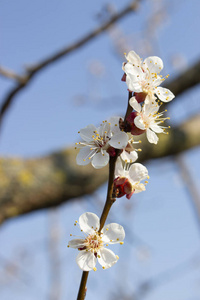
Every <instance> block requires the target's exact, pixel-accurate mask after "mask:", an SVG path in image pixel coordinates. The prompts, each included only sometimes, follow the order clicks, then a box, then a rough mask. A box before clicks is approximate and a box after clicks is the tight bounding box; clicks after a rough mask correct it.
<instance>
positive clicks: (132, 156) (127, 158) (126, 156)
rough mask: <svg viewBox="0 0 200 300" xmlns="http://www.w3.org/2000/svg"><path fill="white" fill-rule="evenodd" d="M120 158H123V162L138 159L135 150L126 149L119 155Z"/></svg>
mask: <svg viewBox="0 0 200 300" xmlns="http://www.w3.org/2000/svg"><path fill="white" fill-rule="evenodd" d="M120 157H121V159H123V160H124V161H125V162H128V163H130V162H131V163H132V162H134V161H136V160H137V159H138V154H137V152H136V151H131V152H130V153H129V152H127V151H125V150H124V151H123V152H122V153H121V155H120Z"/></svg>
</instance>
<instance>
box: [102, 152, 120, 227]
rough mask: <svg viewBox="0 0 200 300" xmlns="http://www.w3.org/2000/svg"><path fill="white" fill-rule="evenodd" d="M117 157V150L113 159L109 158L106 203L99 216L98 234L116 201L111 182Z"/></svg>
mask: <svg viewBox="0 0 200 300" xmlns="http://www.w3.org/2000/svg"><path fill="white" fill-rule="evenodd" d="M118 155H119V150H118V151H116V155H115V156H114V157H110V160H109V178H108V190H107V198H106V203H105V205H104V209H103V212H102V214H101V219H100V228H99V232H100V231H101V229H102V228H103V226H104V224H105V221H106V219H107V216H108V213H109V211H110V209H111V206H112V205H113V203H114V202H115V200H116V199H115V198H113V197H112V194H113V182H114V176H115V163H116V160H117V157H118Z"/></svg>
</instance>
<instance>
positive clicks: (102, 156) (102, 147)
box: [76, 117, 128, 169]
mask: <svg viewBox="0 0 200 300" xmlns="http://www.w3.org/2000/svg"><path fill="white" fill-rule="evenodd" d="M119 119H120V118H119V117H113V118H111V119H110V121H109V122H107V121H104V122H103V124H101V126H100V127H98V128H96V127H95V126H94V125H92V124H91V125H88V126H87V127H85V128H83V129H81V130H80V136H81V137H82V139H83V142H79V143H76V148H81V149H80V151H79V153H78V155H77V158H76V162H77V164H78V165H87V164H89V163H90V162H91V163H92V166H93V167H94V168H96V169H99V168H102V167H104V166H106V165H107V163H108V161H109V155H111V156H114V155H115V149H123V148H125V147H126V145H127V143H128V136H127V134H126V133H125V132H123V131H121V130H120V128H119Z"/></svg>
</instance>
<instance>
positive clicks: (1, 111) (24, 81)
mask: <svg viewBox="0 0 200 300" xmlns="http://www.w3.org/2000/svg"><path fill="white" fill-rule="evenodd" d="M140 1H141V0H135V1H131V2H130V3H129V5H127V6H126V7H125V8H124V9H123V10H121V11H120V12H119V13H117V14H115V15H113V16H112V17H111V18H110V20H109V21H107V22H106V23H104V24H103V25H102V26H100V27H98V28H97V29H95V30H93V31H92V32H90V33H89V34H87V35H85V36H84V37H83V38H81V39H80V40H79V41H77V42H75V43H72V44H71V45H70V46H67V47H64V48H63V49H62V50H60V51H58V52H57V53H54V54H53V55H50V56H49V57H48V58H46V59H44V60H43V61H41V62H39V63H37V64H35V65H33V66H31V67H29V68H27V69H26V74H25V75H24V76H19V78H21V80H20V81H19V82H18V84H17V85H16V86H15V87H14V88H13V89H12V90H10V91H9V92H8V94H7V95H6V97H5V99H4V100H3V102H2V103H3V104H2V106H1V108H0V127H1V125H2V120H3V117H4V115H5V113H6V112H7V110H8V108H9V107H10V105H11V104H12V102H13V101H14V97H15V96H16V95H17V94H18V93H19V92H20V91H21V90H22V89H24V88H25V87H26V86H27V85H28V84H29V83H30V81H31V79H32V78H33V77H34V76H35V75H36V74H37V73H38V72H39V71H41V70H43V69H44V68H45V67H47V66H49V65H50V64H51V63H53V62H56V61H57V60H59V59H60V58H62V57H64V56H65V55H68V54H70V53H71V52H73V51H75V50H77V49H79V48H80V47H82V46H84V45H86V44H87V43H88V42H89V41H91V40H93V39H94V38H96V37H97V36H99V35H100V34H101V33H103V32H104V31H106V30H107V29H108V28H110V27H111V26H112V25H113V24H114V23H115V22H117V21H119V20H120V19H122V18H123V17H125V16H126V15H127V14H129V13H131V12H133V11H135V10H136V9H137V7H138V4H139V2H140Z"/></svg>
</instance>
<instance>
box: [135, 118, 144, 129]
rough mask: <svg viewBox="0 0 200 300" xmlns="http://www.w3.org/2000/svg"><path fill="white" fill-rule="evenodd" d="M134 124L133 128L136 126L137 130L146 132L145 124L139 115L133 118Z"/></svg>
mask: <svg viewBox="0 0 200 300" xmlns="http://www.w3.org/2000/svg"><path fill="white" fill-rule="evenodd" d="M134 124H135V126H136V127H137V128H140V129H142V130H146V127H145V124H144V122H143V119H142V118H141V116H140V115H139V116H137V117H135V119H134Z"/></svg>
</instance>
